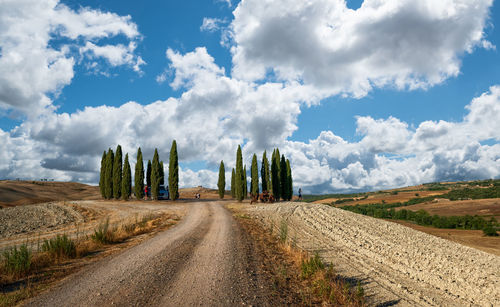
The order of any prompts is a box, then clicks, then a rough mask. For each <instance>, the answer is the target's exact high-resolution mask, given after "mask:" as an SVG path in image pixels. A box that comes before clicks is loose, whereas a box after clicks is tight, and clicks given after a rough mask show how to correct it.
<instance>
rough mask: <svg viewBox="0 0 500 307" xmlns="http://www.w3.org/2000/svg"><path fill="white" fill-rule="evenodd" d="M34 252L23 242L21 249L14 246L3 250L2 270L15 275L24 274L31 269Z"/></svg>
mask: <svg viewBox="0 0 500 307" xmlns="http://www.w3.org/2000/svg"><path fill="white" fill-rule="evenodd" d="M32 257H33V253H32V252H31V250H30V249H28V246H27V245H26V244H22V245H21V246H20V247H19V249H18V248H17V246H14V247H12V248H10V249H8V250H6V251H4V252H3V267H2V271H4V272H5V273H7V274H11V275H14V276H22V275H25V274H27V273H28V272H29V270H30V269H31V261H32Z"/></svg>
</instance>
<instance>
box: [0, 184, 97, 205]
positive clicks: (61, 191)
mask: <svg viewBox="0 0 500 307" xmlns="http://www.w3.org/2000/svg"><path fill="white" fill-rule="evenodd" d="M100 198H101V196H100V194H99V187H96V186H90V185H86V184H82V183H76V182H45V181H12V180H0V208H2V207H12V206H20V205H29V204H38V203H44V202H50V201H62V200H98V199H100Z"/></svg>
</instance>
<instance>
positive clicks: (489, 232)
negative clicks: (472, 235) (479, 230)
mask: <svg viewBox="0 0 500 307" xmlns="http://www.w3.org/2000/svg"><path fill="white" fill-rule="evenodd" d="M483 233H484V235H485V236H488V237H498V233H497V230H496V229H495V228H494V227H493V226H492V225H488V226H486V227H484V228H483Z"/></svg>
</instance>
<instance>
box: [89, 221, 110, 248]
mask: <svg viewBox="0 0 500 307" xmlns="http://www.w3.org/2000/svg"><path fill="white" fill-rule="evenodd" d="M90 237H91V238H92V240H94V241H95V242H97V243H101V244H111V243H114V242H115V232H114V231H113V229H111V228H110V226H109V218H108V219H106V221H105V222H104V223H101V224H99V226H98V227H97V229H95V230H94V233H93V234H92V235H91V236H90Z"/></svg>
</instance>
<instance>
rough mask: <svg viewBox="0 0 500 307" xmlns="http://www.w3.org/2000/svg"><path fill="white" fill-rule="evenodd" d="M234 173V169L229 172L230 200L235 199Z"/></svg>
mask: <svg viewBox="0 0 500 307" xmlns="http://www.w3.org/2000/svg"><path fill="white" fill-rule="evenodd" d="M235 178H236V173H235V171H234V167H233V171H232V172H231V197H232V198H236V181H235V180H236V179H235Z"/></svg>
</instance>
